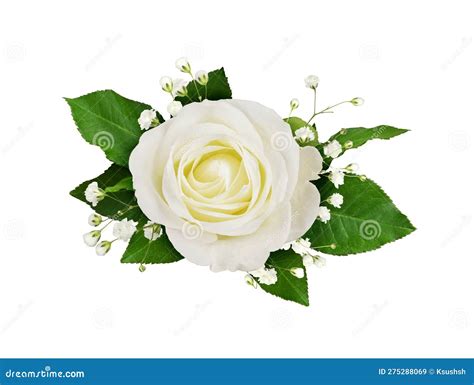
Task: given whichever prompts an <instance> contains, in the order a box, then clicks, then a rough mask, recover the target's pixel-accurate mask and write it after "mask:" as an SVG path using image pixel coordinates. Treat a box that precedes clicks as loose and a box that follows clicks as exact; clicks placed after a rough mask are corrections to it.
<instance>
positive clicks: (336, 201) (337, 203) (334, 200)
mask: <svg viewBox="0 0 474 385" xmlns="http://www.w3.org/2000/svg"><path fill="white" fill-rule="evenodd" d="M327 201H328V203H329V204H330V205H332V206H334V207H337V208H338V209H339V208H341V206H342V204H343V203H344V197H343V196H342V195H341V194H339V193H334V194H332V195H331V196H330V197H329V198H328V199H327Z"/></svg>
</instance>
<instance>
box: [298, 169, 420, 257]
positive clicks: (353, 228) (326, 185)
mask: <svg viewBox="0 0 474 385" xmlns="http://www.w3.org/2000/svg"><path fill="white" fill-rule="evenodd" d="M316 185H317V187H318V190H319V192H320V193H321V200H322V201H324V200H326V199H327V198H328V197H329V196H330V195H331V194H333V193H335V192H338V193H340V194H342V196H343V197H344V203H343V204H342V207H341V208H340V209H338V208H335V207H331V206H329V205H328V204H324V203H323V205H326V206H327V207H328V208H329V209H330V210H331V219H330V220H329V222H327V223H322V222H321V221H319V220H317V221H316V222H315V223H314V224H313V226H312V227H311V229H310V230H309V231H308V232H307V233H306V234H305V236H304V238H309V239H310V241H311V244H312V246H313V247H315V248H319V250H321V252H324V253H327V254H334V255H347V254H355V253H362V252H365V251H370V250H374V249H377V248H379V247H381V246H382V245H384V244H386V243H389V242H393V241H395V240H397V239H400V238H403V237H404V236H406V235H408V234H410V233H411V232H412V231H414V230H415V227H414V226H413V225H412V224H411V223H410V221H409V220H408V218H407V217H406V216H405V215H404V214H402V213H401V212H400V211H399V210H398V209H397V207H396V206H395V205H394V204H393V202H392V200H391V199H390V198H389V197H388V195H387V194H385V192H384V191H383V190H382V189H381V188H380V187H379V186H378V185H377V184H376V183H375V182H373V181H371V180H370V179H366V180H365V181H362V180H360V179H359V177H357V176H354V175H352V176H349V175H346V177H345V182H344V184H343V185H342V186H340V187H339V189H336V188H335V187H334V186H333V184H332V183H331V182H330V181H329V180H328V178H327V177H322V178H321V179H319V180H318V181H317V182H316ZM331 244H336V248H335V249H334V250H333V249H331V248H329V247H326V246H327V245H331Z"/></svg>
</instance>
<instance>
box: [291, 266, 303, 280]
mask: <svg viewBox="0 0 474 385" xmlns="http://www.w3.org/2000/svg"><path fill="white" fill-rule="evenodd" d="M290 272H291V274H293V275H294V276H295V277H296V278H303V277H304V269H303V268H301V267H294V268H292V269H291V270H290Z"/></svg>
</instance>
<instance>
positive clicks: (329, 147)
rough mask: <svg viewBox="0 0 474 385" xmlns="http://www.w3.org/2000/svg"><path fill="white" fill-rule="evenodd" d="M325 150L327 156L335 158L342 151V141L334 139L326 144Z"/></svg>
mask: <svg viewBox="0 0 474 385" xmlns="http://www.w3.org/2000/svg"><path fill="white" fill-rule="evenodd" d="M323 151H324V155H325V156H329V157H331V158H333V159H335V158H337V157H338V156H339V155H341V153H342V146H341V143H339V142H338V141H337V140H336V139H334V140H332V141H331V142H329V143H328V144H326V145H325V146H324V148H323Z"/></svg>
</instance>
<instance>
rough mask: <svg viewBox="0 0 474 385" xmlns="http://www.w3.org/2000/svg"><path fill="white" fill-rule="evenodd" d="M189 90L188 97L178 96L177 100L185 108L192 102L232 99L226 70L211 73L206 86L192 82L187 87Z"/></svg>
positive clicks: (221, 69)
mask: <svg viewBox="0 0 474 385" xmlns="http://www.w3.org/2000/svg"><path fill="white" fill-rule="evenodd" d="M187 90H188V96H177V97H176V98H175V100H177V101H179V102H181V103H182V104H183V106H184V105H186V104H189V103H192V102H200V101H202V100H204V99H208V100H221V99H231V98H232V91H231V89H230V86H229V82H228V81H227V76H226V74H225V72H224V68H220V69H218V70H215V71H212V72H209V81H208V83H207V85H206V86H202V85H200V84H199V83H198V82H196V81H191V82H190V83H189V84H188V86H187Z"/></svg>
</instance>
